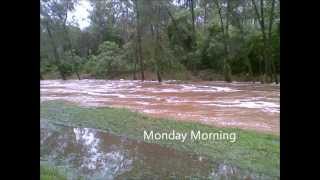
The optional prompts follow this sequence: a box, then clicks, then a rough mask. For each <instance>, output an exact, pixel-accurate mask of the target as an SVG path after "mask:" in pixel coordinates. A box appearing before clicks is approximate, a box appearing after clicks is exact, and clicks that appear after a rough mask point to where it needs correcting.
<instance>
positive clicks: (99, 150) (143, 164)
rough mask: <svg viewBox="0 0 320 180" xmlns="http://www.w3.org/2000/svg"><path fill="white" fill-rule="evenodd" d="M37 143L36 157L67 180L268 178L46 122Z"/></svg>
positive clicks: (95, 132)
mask: <svg viewBox="0 0 320 180" xmlns="http://www.w3.org/2000/svg"><path fill="white" fill-rule="evenodd" d="M40 143H41V155H40V157H41V158H40V159H41V160H42V161H46V162H50V163H51V164H54V165H55V166H58V167H62V168H65V169H67V171H68V176H69V178H68V179H77V178H79V177H84V178H85V179H90V180H91V179H92V180H93V179H103V180H108V179H193V178H195V179H268V178H267V177H264V176H258V175H256V174H253V173H250V172H249V171H240V170H239V169H238V168H236V167H233V166H230V165H227V164H223V163H222V164H217V163H215V162H212V161H211V160H209V159H207V158H206V157H203V156H198V155H194V154H189V153H185V152H179V151H176V150H174V149H170V148H165V147H162V146H160V145H157V144H148V143H145V142H142V141H135V140H129V139H127V138H125V137H120V136H115V135H112V134H110V133H106V132H102V131H98V130H95V129H90V128H72V127H66V126H61V125H54V124H51V123H48V122H47V121H45V120H43V121H41V141H40Z"/></svg>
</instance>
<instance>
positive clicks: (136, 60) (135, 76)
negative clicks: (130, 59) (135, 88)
mask: <svg viewBox="0 0 320 180" xmlns="http://www.w3.org/2000/svg"><path fill="white" fill-rule="evenodd" d="M134 55H135V60H134V70H133V80H137V75H136V73H137V63H138V62H139V57H138V45H137V43H136V44H135V52H134Z"/></svg>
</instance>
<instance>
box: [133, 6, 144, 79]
mask: <svg viewBox="0 0 320 180" xmlns="http://www.w3.org/2000/svg"><path fill="white" fill-rule="evenodd" d="M135 2H136V15H137V42H138V57H139V64H140V73H141V81H144V65H143V58H142V47H141V27H140V13H139V5H138V4H139V3H138V0H135Z"/></svg>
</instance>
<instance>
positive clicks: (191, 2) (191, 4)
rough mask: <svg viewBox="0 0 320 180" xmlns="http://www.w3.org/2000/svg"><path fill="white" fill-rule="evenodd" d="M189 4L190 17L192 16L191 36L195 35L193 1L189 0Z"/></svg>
mask: <svg viewBox="0 0 320 180" xmlns="http://www.w3.org/2000/svg"><path fill="white" fill-rule="evenodd" d="M189 6H190V11H191V18H192V33H193V37H195V34H196V27H195V17H194V7H193V6H194V1H193V0H189Z"/></svg>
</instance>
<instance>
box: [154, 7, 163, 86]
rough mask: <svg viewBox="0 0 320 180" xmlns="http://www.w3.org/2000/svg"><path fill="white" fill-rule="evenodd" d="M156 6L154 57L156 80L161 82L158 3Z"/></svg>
mask: <svg viewBox="0 0 320 180" xmlns="http://www.w3.org/2000/svg"><path fill="white" fill-rule="evenodd" d="M156 8H157V23H156V26H155V28H156V46H155V59H156V71H157V79H158V82H162V78H161V62H160V54H161V52H160V46H161V45H160V43H161V42H160V28H159V24H160V20H161V18H160V5H158V6H156Z"/></svg>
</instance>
